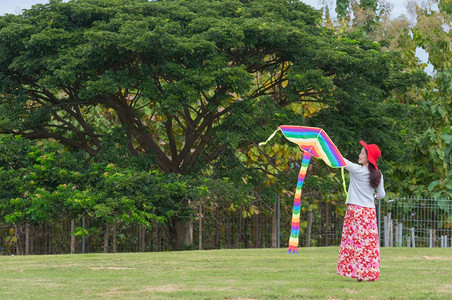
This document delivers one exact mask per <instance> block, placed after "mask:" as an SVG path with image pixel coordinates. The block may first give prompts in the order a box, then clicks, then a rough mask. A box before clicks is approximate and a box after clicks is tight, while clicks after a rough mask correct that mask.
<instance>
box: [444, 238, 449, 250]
mask: <svg viewBox="0 0 452 300" xmlns="http://www.w3.org/2000/svg"><path fill="white" fill-rule="evenodd" d="M447 247H448V246H447V235H445V236H444V248H447Z"/></svg>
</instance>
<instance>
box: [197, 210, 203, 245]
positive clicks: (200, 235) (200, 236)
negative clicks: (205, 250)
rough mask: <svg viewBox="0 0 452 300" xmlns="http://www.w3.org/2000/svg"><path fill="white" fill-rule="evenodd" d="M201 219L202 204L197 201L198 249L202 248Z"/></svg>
mask: <svg viewBox="0 0 452 300" xmlns="http://www.w3.org/2000/svg"><path fill="white" fill-rule="evenodd" d="M202 219H203V215H202V204H201V202H200V203H199V215H198V220H199V221H198V222H199V223H198V231H199V233H198V237H199V239H198V249H199V250H202Z"/></svg>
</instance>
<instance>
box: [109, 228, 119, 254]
mask: <svg viewBox="0 0 452 300" xmlns="http://www.w3.org/2000/svg"><path fill="white" fill-rule="evenodd" d="M111 229H112V243H113V253H116V247H117V244H118V243H117V242H118V239H117V234H116V224H113V225H112V226H111Z"/></svg>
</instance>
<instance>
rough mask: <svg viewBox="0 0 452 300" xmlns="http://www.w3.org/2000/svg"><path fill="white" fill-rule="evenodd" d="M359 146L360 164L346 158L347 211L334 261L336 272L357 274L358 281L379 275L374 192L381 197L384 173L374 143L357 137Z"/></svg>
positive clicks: (349, 275)
mask: <svg viewBox="0 0 452 300" xmlns="http://www.w3.org/2000/svg"><path fill="white" fill-rule="evenodd" d="M360 143H361V145H363V146H364V148H362V150H361V153H360V154H359V160H358V163H359V164H355V163H352V162H350V161H348V160H347V159H346V160H345V161H346V162H347V165H348V166H347V167H346V168H345V169H346V170H347V171H349V172H350V185H349V187H348V196H349V198H348V202H347V212H346V214H345V219H344V226H343V229H342V240H341V248H340V252H339V258H338V261H337V274H339V275H343V276H347V277H351V278H356V279H357V281H363V280H367V281H374V280H379V279H380V249H379V240H378V228H377V218H376V213H375V203H374V198H375V196H374V193H375V191H376V198H377V199H383V198H384V197H385V190H384V184H383V175H382V174H381V172H380V170H378V166H377V160H378V158H379V157H380V155H381V152H380V149H379V148H378V146H377V145H375V144H371V145H367V144H366V143H365V142H363V141H360Z"/></svg>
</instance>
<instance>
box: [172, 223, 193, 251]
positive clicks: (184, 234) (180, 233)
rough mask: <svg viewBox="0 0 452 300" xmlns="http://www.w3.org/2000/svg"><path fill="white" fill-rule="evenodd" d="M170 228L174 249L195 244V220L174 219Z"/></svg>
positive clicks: (181, 248)
mask: <svg viewBox="0 0 452 300" xmlns="http://www.w3.org/2000/svg"><path fill="white" fill-rule="evenodd" d="M172 225H173V226H171V227H170V228H169V238H170V241H171V245H172V246H173V248H174V250H183V249H184V248H188V247H191V246H192V245H193V222H186V221H182V220H179V219H174V220H173V221H172Z"/></svg>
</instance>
